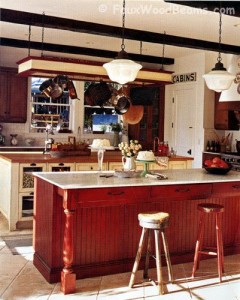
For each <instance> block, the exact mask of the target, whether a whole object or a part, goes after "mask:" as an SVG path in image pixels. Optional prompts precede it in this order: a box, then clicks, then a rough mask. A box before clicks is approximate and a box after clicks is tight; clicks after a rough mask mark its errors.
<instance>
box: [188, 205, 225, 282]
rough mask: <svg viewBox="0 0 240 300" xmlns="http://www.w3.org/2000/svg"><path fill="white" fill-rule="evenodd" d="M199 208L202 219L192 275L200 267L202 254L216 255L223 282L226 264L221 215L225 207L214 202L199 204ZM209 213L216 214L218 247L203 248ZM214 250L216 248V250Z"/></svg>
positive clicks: (219, 273) (219, 274)
mask: <svg viewBox="0 0 240 300" xmlns="http://www.w3.org/2000/svg"><path fill="white" fill-rule="evenodd" d="M198 210H199V211H200V221H199V227H198V235H197V242H196V248H195V254H194V263H193V271H192V277H194V276H195V272H196V270H197V269H198V268H199V261H200V257H201V254H205V255H216V256H217V263H218V276H219V280H220V282H222V273H223V272H224V266H223V264H224V258H223V242H222V225H221V215H222V213H223V212H224V207H223V206H222V205H219V204H214V203H201V204H199V205H198ZM207 214H212V215H214V216H215V222H216V235H217V247H215V248H209V247H208V248H207V247H206V248H204V249H203V236H204V223H205V217H206V216H207ZM213 250H215V252H214V251H213Z"/></svg>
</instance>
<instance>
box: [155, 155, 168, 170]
mask: <svg viewBox="0 0 240 300" xmlns="http://www.w3.org/2000/svg"><path fill="white" fill-rule="evenodd" d="M155 158H156V162H157V164H158V165H159V166H161V167H164V168H166V169H167V168H168V157H167V156H155Z"/></svg>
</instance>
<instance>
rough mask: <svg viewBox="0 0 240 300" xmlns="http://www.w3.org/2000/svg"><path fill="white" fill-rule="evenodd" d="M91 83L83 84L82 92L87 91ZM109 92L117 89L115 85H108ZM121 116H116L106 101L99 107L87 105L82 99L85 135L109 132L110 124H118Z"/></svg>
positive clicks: (112, 107)
mask: <svg viewBox="0 0 240 300" xmlns="http://www.w3.org/2000/svg"><path fill="white" fill-rule="evenodd" d="M91 83H92V82H85V85H84V92H85V91H86V90H87V88H88V87H89V85H90V84H91ZM109 87H110V90H115V91H117V89H119V86H118V85H116V84H109ZM120 118H121V116H120V115H118V114H117V113H116V111H115V109H114V106H111V103H109V102H108V101H107V102H106V103H105V104H104V105H103V107H100V106H92V105H88V102H87V101H85V99H84V132H85V133H105V132H110V131H111V128H110V126H109V125H110V124H111V123H118V122H119V121H120Z"/></svg>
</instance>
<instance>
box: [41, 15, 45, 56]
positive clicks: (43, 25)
mask: <svg viewBox="0 0 240 300" xmlns="http://www.w3.org/2000/svg"><path fill="white" fill-rule="evenodd" d="M44 17H45V12H44V11H43V13H42V50H41V56H43V44H44V43H43V41H44V29H45V23H44V21H45V20H44Z"/></svg>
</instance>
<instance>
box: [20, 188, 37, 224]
mask: <svg viewBox="0 0 240 300" xmlns="http://www.w3.org/2000/svg"><path fill="white" fill-rule="evenodd" d="M33 203H34V194H33V192H30V193H19V211H18V213H19V216H18V219H19V220H20V221H21V220H24V221H27V220H32V217H33Z"/></svg>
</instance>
